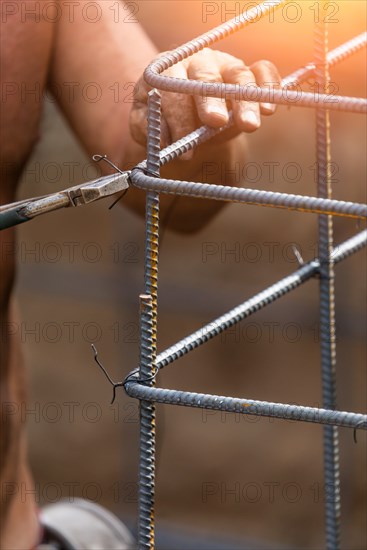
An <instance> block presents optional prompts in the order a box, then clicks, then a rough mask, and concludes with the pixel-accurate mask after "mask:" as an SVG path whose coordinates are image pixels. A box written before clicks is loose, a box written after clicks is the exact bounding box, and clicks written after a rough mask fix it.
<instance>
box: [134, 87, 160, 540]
mask: <svg viewBox="0 0 367 550" xmlns="http://www.w3.org/2000/svg"><path fill="white" fill-rule="evenodd" d="M159 149H160V94H159V92H157V90H152V91H151V92H149V98H148V139H147V150H148V151H147V152H148V154H147V169H148V170H149V173H151V174H154V175H156V176H157V177H158V176H159V167H160V162H159ZM158 239H159V195H158V194H157V193H155V192H154V191H150V192H149V193H147V197H146V245H145V246H146V248H145V294H144V295H142V296H141V345H140V349H141V352H140V369H139V377H140V379H141V380H146V381H147V382H145V383H147V384H148V385H149V386H152V385H153V384H154V378H153V375H154V372H155V368H156V366H155V365H156V354H157V288H158V284H157V283H158ZM154 484H155V405H154V403H152V402H150V401H144V400H143V401H141V402H140V463H139V541H138V542H139V550H148V549H149V550H153V549H154Z"/></svg>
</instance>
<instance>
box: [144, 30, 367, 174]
mask: <svg viewBox="0 0 367 550" xmlns="http://www.w3.org/2000/svg"><path fill="white" fill-rule="evenodd" d="M366 42H367V33H362V34H360V35H358V36H356V37H355V38H352V39H351V40H348V41H347V42H345V43H344V44H341V45H340V46H338V47H337V48H335V50H332V51H331V52H330V53H329V54H328V59H329V63H330V64H332V65H336V64H337V63H339V62H340V61H343V60H344V59H346V58H347V57H348V56H350V55H352V54H354V53H356V52H357V51H359V50H360V49H361V48H362V47H364V46H365V45H366ZM314 70H315V64H314V63H313V62H312V63H308V64H307V65H306V66H305V67H302V68H301V69H298V70H297V71H295V72H293V73H291V74H290V75H288V76H286V77H285V78H284V79H283V80H282V83H281V85H282V87H287V86H288V87H290V86H291V85H292V86H293V87H294V86H297V85H298V84H301V83H302V82H304V81H305V80H307V79H308V78H309V77H310V76H312V75H313V74H314ZM231 126H233V113H232V111H230V112H229V120H228V123H227V124H225V125H224V126H222V127H221V128H210V126H201V127H200V128H197V129H196V130H194V131H193V132H191V133H190V134H188V135H186V136H184V137H183V138H181V139H179V140H178V141H175V142H174V143H172V144H171V145H168V146H167V147H166V148H165V149H162V150H161V152H160V159H161V165H164V164H167V163H168V162H171V161H172V160H174V159H175V158H177V157H178V156H180V155H183V154H184V153H185V152H186V151H189V150H190V149H193V148H194V147H197V146H198V145H200V143H204V142H205V141H207V140H208V139H211V138H212V137H214V136H216V135H217V134H219V133H222V132H224V130H227V129H228V128H230V127H231ZM140 166H141V167H142V168H146V161H144V162H142V163H141V164H140Z"/></svg>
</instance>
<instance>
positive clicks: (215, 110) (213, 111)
mask: <svg viewBox="0 0 367 550" xmlns="http://www.w3.org/2000/svg"><path fill="white" fill-rule="evenodd" d="M207 112H208V114H209V115H216V116H219V117H221V118H223V119H225V121H227V119H228V114H227V111H226V110H225V109H223V108H222V107H219V106H218V105H208V106H207Z"/></svg>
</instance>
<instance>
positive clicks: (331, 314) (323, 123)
mask: <svg viewBox="0 0 367 550" xmlns="http://www.w3.org/2000/svg"><path fill="white" fill-rule="evenodd" d="M319 6H320V12H321V13H324V12H323V9H321V8H325V6H326V0H320V1H319ZM314 49H315V81H316V84H317V85H318V86H319V88H320V90H322V91H323V92H325V91H326V90H327V89H328V86H329V83H330V74H329V64H328V59H327V52H328V27H327V22H325V18H324V17H320V21H318V22H316V24H315V46H314ZM316 149H317V191H318V196H319V197H321V198H327V199H331V198H332V188H331V175H330V163H331V142H330V116H329V112H328V111H325V110H321V109H317V110H316ZM332 248H333V219H332V217H331V216H325V215H320V216H319V257H320V258H319V259H320V349H321V369H322V396H323V407H324V408H325V409H331V410H334V409H335V408H336V337H335V274H334V259H333V255H332ZM324 479H325V531H326V548H327V550H338V549H339V548H340V467H339V433H338V429H337V427H336V426H325V427H324Z"/></svg>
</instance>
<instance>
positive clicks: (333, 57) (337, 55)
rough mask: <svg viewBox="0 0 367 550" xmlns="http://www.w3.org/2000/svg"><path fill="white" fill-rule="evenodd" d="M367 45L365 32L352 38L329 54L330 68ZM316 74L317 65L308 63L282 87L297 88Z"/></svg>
mask: <svg viewBox="0 0 367 550" xmlns="http://www.w3.org/2000/svg"><path fill="white" fill-rule="evenodd" d="M366 43H367V33H366V32H363V33H361V34H359V35H358V36H355V37H353V38H351V40H348V41H347V42H344V44H341V45H340V46H338V47H337V48H335V49H334V50H332V51H331V52H328V54H327V61H328V64H329V67H334V66H335V65H337V64H338V63H340V62H341V61H344V60H345V59H347V58H348V57H349V56H350V55H353V54H355V53H357V52H358V51H359V50H361V49H362V48H365V47H366ZM314 74H315V63H314V62H311V63H307V65H305V66H304V67H301V68H300V69H297V70H296V71H294V73H292V74H290V75H288V76H286V77H285V78H284V79H283V80H282V87H288V86H291V85H293V86H296V85H297V84H301V83H302V82H304V81H305V80H307V79H308V78H310V77H312V76H314Z"/></svg>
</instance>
